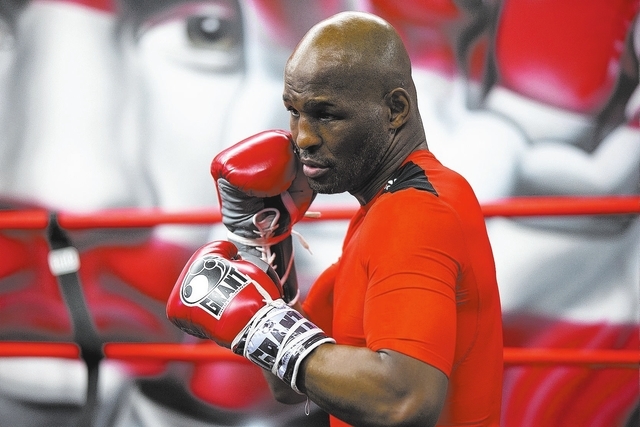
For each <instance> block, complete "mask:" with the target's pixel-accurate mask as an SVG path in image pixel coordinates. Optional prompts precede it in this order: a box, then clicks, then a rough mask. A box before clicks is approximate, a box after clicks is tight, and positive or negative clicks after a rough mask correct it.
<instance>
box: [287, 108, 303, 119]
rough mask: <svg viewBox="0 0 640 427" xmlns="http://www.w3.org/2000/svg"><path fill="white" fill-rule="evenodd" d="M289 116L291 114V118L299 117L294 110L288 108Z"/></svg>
mask: <svg viewBox="0 0 640 427" xmlns="http://www.w3.org/2000/svg"><path fill="white" fill-rule="evenodd" d="M288 110H289V114H291V116H293V117H300V113H299V112H297V111H296V110H294V109H293V108H289V109H288Z"/></svg>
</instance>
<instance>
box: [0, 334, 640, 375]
mask: <svg viewBox="0 0 640 427" xmlns="http://www.w3.org/2000/svg"><path fill="white" fill-rule="evenodd" d="M104 353H105V356H106V357H107V358H108V359H114V360H128V361H131V360H157V361H182V362H204V361H207V362H213V361H235V362H238V361H244V359H243V358H242V357H240V356H238V355H236V354H233V353H232V352H231V351H230V350H227V349H225V348H223V347H220V346H218V345H216V344H213V343H204V344H177V343H142V344H141V343H116V342H112V343H107V344H105V346H104ZM79 356H80V351H79V349H78V347H77V345H76V344H74V343H51V342H17V341H4V342H0V357H58V358H65V359H77V358H79ZM504 364H505V365H513V366H515V365H571V366H590V367H592V368H604V367H610V368H613V367H615V368H626V369H638V367H640V350H583V349H545V348H534V349H532V348H515V347H507V348H505V349H504Z"/></svg>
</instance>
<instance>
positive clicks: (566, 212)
mask: <svg viewBox="0 0 640 427" xmlns="http://www.w3.org/2000/svg"><path fill="white" fill-rule="evenodd" d="M482 209H483V213H484V215H485V217H486V218H490V217H523V216H580V215H638V214H640V196H609V197H518V198H511V199H505V200H501V201H498V202H493V203H485V204H483V205H482ZM310 210H311V211H318V212H319V216H315V217H310V218H306V219H305V220H307V221H314V220H317V218H320V219H322V220H347V219H350V218H351V216H352V215H353V213H354V212H355V208H349V207H340V206H320V207H318V206H312V207H311V209H310ZM49 217H50V212H48V211H46V210H43V209H31V210H5V211H0V230H2V229H6V230H8V229H11V230H16V229H45V228H47V226H48V223H49ZM220 220H221V217H220V213H219V212H218V211H216V210H202V211H189V212H164V211H161V210H157V209H151V210H142V209H114V210H107V211H100V212H95V213H88V214H76V213H66V212H60V213H59V214H58V221H59V224H60V226H61V227H63V228H65V229H67V230H81V229H93V228H145V227H155V226H160V225H172V224H173V225H211V224H214V223H218V222H220ZM103 350H104V354H105V357H106V358H107V359H113V360H122V361H141V360H146V361H150V360H155V361H167V362H168V361H183V362H215V361H243V362H244V361H245V360H244V359H243V358H242V357H240V356H237V355H235V354H233V353H232V352H231V351H229V350H227V349H225V348H222V347H219V346H217V345H216V344H214V343H199V344H179V343H124V342H109V343H106V344H104V348H103ZM0 357H55V358H65V359H78V358H79V357H80V349H79V347H78V346H77V345H76V344H75V343H66V342H22V341H0ZM504 364H505V366H518V365H528V366H544V365H563V366H588V367H591V368H604V367H611V368H614V367H615V368H628V369H638V368H639V367H640V349H638V350H603V349H600V350H585V349H557V348H554V349H546V348H515V347H506V348H505V349H504Z"/></svg>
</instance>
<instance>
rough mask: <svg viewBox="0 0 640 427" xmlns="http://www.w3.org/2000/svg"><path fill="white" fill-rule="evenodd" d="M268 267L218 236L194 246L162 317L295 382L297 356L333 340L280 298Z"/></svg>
mask: <svg viewBox="0 0 640 427" xmlns="http://www.w3.org/2000/svg"><path fill="white" fill-rule="evenodd" d="M279 283H280V282H279V280H278V278H277V276H276V275H275V273H274V272H273V270H272V269H271V267H269V266H268V265H267V264H266V263H264V262H263V261H262V260H260V259H258V258H255V257H253V256H252V255H246V254H240V253H238V251H237V248H236V247H235V245H234V244H233V243H231V242H226V241H217V242H212V243H209V244H207V245H204V246H203V247H201V248H200V249H198V250H197V251H196V253H195V254H193V256H192V257H191V259H190V260H189V262H188V263H187V265H186V266H185V267H184V269H183V270H182V273H181V274H180V277H179V278H178V281H177V283H176V285H175V287H174V288H173V290H172V292H171V295H170V296H169V300H168V301H167V317H168V318H169V320H170V321H171V322H172V323H173V324H174V325H176V326H177V327H178V328H180V329H182V330H183V331H184V332H186V333H188V334H191V335H194V336H196V337H199V338H208V339H211V340H213V341H215V342H217V343H218V344H220V345H222V346H224V347H228V348H231V350H232V351H233V352H234V353H236V354H240V355H242V356H244V357H246V358H247V359H248V360H250V361H251V362H253V363H255V364H256V365H258V366H260V367H262V368H263V369H267V370H269V371H271V372H272V373H273V374H274V375H276V376H277V377H278V378H280V379H281V380H283V381H285V382H286V383H287V384H289V385H290V386H291V387H292V388H293V389H294V390H295V391H297V392H298V393H300V391H299V390H298V387H297V385H296V381H297V376H298V371H299V368H300V365H301V364H302V361H303V360H304V358H305V357H307V356H308V355H309V354H310V353H311V352H312V351H313V350H314V349H315V348H316V347H318V346H319V345H321V344H325V343H335V340H333V339H332V338H329V337H327V335H326V334H325V333H324V332H323V331H322V330H321V329H320V328H318V327H317V326H316V325H314V324H313V323H311V322H310V321H309V320H307V319H305V318H304V317H303V316H302V315H301V314H300V313H299V312H297V311H296V310H294V309H293V308H291V307H289V306H288V305H287V304H286V303H285V302H284V301H283V300H282V299H280V296H281V288H280V287H279V285H278V284H279Z"/></svg>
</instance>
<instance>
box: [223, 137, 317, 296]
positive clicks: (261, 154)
mask: <svg viewBox="0 0 640 427" xmlns="http://www.w3.org/2000/svg"><path fill="white" fill-rule="evenodd" d="M294 147H295V146H294V142H293V140H292V139H291V135H290V134H289V133H288V132H286V131H283V130H270V131H265V132H261V133H259V134H257V135H254V136H251V137H249V138H247V139H245V140H242V141H240V142H238V143H237V144H235V145H233V146H232V147H230V148H228V149H226V150H224V151H222V152H220V153H219V154H218V155H217V156H216V157H215V158H214V159H213V162H212V163H211V175H212V176H213V178H214V180H215V182H216V188H217V190H218V196H219V197H218V199H219V201H220V210H221V213H222V222H223V224H224V225H225V226H226V227H227V230H228V231H229V235H228V237H229V239H230V240H231V241H233V242H234V243H235V244H236V245H237V246H238V248H239V250H240V251H241V252H248V253H251V254H252V255H255V256H258V257H260V258H261V259H262V260H263V261H265V262H266V263H268V264H269V265H270V266H271V267H272V268H273V269H274V270H275V271H276V273H277V274H278V277H280V279H281V282H282V284H283V290H284V300H285V301H287V302H289V303H291V304H293V303H294V302H295V301H296V299H297V296H298V284H297V277H296V274H295V266H294V262H293V243H292V241H291V232H292V227H293V225H294V224H295V223H296V222H298V221H299V220H300V219H302V217H304V214H305V212H306V211H307V209H308V208H309V206H310V205H311V202H312V201H313V199H314V197H315V192H314V191H313V190H312V189H311V188H310V187H309V184H308V182H307V178H306V177H305V176H304V174H303V173H302V164H301V163H300V162H299V160H298V158H297V156H296V154H295V149H294Z"/></svg>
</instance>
